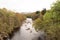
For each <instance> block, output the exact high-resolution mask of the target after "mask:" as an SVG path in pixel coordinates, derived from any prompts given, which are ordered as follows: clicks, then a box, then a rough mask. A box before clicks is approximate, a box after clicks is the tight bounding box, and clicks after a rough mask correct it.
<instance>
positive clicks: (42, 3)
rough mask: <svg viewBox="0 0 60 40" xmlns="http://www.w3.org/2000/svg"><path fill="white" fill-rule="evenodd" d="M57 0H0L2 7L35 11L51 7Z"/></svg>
mask: <svg viewBox="0 0 60 40" xmlns="http://www.w3.org/2000/svg"><path fill="white" fill-rule="evenodd" d="M55 1H56V0H0V8H7V9H9V10H13V11H16V12H34V11H38V10H42V9H43V8H46V9H50V7H51V5H52V3H53V2H55Z"/></svg>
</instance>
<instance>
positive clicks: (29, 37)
mask: <svg viewBox="0 0 60 40" xmlns="http://www.w3.org/2000/svg"><path fill="white" fill-rule="evenodd" d="M32 24H33V21H32V19H31V18H27V19H26V20H25V21H24V22H23V24H22V26H21V28H20V30H19V31H17V32H16V33H14V36H13V37H12V39H11V40H44V38H43V34H44V32H42V31H39V32H36V31H35V29H34V27H33V26H32ZM40 36H41V39H40Z"/></svg>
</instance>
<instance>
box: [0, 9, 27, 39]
mask: <svg viewBox="0 0 60 40" xmlns="http://www.w3.org/2000/svg"><path fill="white" fill-rule="evenodd" d="M25 19H26V17H25V16H24V15H23V14H21V13H16V12H13V11H10V10H7V9H6V8H3V9H0V40H7V38H12V36H13V34H14V32H16V31H18V30H19V28H20V26H21V25H22V23H23V21H24V20H25Z"/></svg>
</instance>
